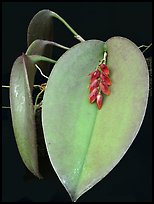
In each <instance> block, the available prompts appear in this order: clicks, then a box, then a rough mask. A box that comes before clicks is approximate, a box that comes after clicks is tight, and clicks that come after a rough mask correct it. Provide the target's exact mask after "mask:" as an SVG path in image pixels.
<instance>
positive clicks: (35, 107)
mask: <svg viewBox="0 0 154 204" xmlns="http://www.w3.org/2000/svg"><path fill="white" fill-rule="evenodd" d="M43 91H44V89H42V90H41V91H40V92H39V93H38V94H37V96H36V99H35V104H34V113H36V109H37V101H38V99H39V97H40V95H41V94H42V93H43Z"/></svg>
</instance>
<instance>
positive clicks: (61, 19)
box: [51, 11, 85, 42]
mask: <svg viewBox="0 0 154 204" xmlns="http://www.w3.org/2000/svg"><path fill="white" fill-rule="evenodd" d="M51 15H52V17H54V18H57V19H58V20H60V21H61V22H62V23H63V24H64V25H65V26H66V27H67V28H68V29H69V30H70V31H71V33H73V35H74V37H75V38H76V39H77V40H79V41H80V42H83V41H85V40H84V39H83V38H82V37H81V36H80V35H79V34H78V33H77V32H76V31H75V30H74V29H73V28H72V27H71V26H70V25H69V24H68V23H67V22H66V21H65V20H64V19H63V18H62V17H61V16H59V15H58V14H57V13H55V12H53V11H51Z"/></svg>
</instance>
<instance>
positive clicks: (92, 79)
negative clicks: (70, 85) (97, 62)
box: [89, 69, 100, 83]
mask: <svg viewBox="0 0 154 204" xmlns="http://www.w3.org/2000/svg"><path fill="white" fill-rule="evenodd" d="M89 75H90V76H91V77H90V83H92V82H93V81H94V80H95V79H98V78H99V76H100V71H99V70H98V69H96V70H95V71H93V72H91V73H90V74H89Z"/></svg>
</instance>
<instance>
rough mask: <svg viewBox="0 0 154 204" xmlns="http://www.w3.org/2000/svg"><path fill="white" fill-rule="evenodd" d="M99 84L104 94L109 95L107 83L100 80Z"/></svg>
mask: <svg viewBox="0 0 154 204" xmlns="http://www.w3.org/2000/svg"><path fill="white" fill-rule="evenodd" d="M99 86H100V89H101V90H102V92H103V93H104V94H105V95H110V90H109V88H108V85H106V84H104V83H103V82H100V84H99Z"/></svg>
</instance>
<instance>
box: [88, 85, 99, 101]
mask: <svg viewBox="0 0 154 204" xmlns="http://www.w3.org/2000/svg"><path fill="white" fill-rule="evenodd" d="M97 95H98V88H95V89H94V90H93V91H92V92H91V93H90V95H89V101H90V103H93V102H94V101H95V100H96V98H97Z"/></svg>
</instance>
